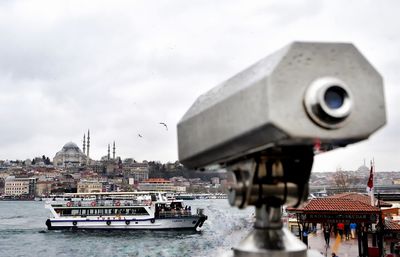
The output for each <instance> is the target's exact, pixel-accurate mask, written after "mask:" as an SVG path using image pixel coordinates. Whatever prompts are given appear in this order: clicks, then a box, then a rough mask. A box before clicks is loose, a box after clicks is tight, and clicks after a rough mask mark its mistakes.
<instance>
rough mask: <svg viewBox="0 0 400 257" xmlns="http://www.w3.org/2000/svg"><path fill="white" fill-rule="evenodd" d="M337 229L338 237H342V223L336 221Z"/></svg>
mask: <svg viewBox="0 0 400 257" xmlns="http://www.w3.org/2000/svg"><path fill="white" fill-rule="evenodd" d="M337 230H338V232H339V235H340V238H341V239H343V231H344V224H343V223H338V224H337Z"/></svg>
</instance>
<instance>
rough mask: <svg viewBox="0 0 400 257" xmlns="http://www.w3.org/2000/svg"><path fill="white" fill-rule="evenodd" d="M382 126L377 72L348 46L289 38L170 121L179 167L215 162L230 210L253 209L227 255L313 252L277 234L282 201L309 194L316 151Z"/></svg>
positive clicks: (281, 232) (363, 136)
mask: <svg viewBox="0 0 400 257" xmlns="http://www.w3.org/2000/svg"><path fill="white" fill-rule="evenodd" d="M385 123H386V115H385V104H384V95H383V82H382V78H381V76H380V75H379V73H378V72H377V71H376V70H375V69H374V68H373V67H372V66H371V64H370V63H369V62H368V61H367V60H366V59H365V58H364V57H363V56H362V55H361V53H360V52H359V51H358V50H357V49H356V48H355V47H354V46H353V45H352V44H347V43H305V42H294V43H292V44H290V45H288V46H286V47H284V48H283V49H281V50H279V51H277V52H276V53H274V54H272V55H270V56H268V57H266V58H264V59H262V60H260V61H259V62H257V63H256V64H254V65H253V66H251V67H249V68H248V69H246V70H244V71H242V72H240V73H238V74H237V75H235V76H233V77H232V78H230V79H228V80H227V81H225V82H224V83H222V84H220V85H219V86H217V87H215V88H213V89H211V90H210V91H209V92H207V93H205V94H204V95H202V96H200V97H199V98H198V99H197V100H196V102H195V103H194V104H193V106H192V107H191V108H190V109H189V110H188V111H187V112H186V114H185V115H184V116H183V118H182V120H181V121H180V122H179V124H178V148H179V159H180V161H181V163H183V164H184V165H185V166H187V167H189V168H197V169H202V168H205V167H207V166H209V165H215V164H219V165H220V166H223V167H224V168H226V169H227V170H228V171H229V172H230V173H231V175H232V177H233V180H234V183H233V185H232V186H231V188H230V190H229V195H228V198H229V202H230V204H231V205H232V206H237V207H239V208H245V207H246V206H248V205H254V206H255V208H256V212H255V213H256V221H255V224H254V230H253V231H252V232H251V233H250V234H249V235H248V236H247V238H245V239H244V240H243V241H242V242H241V243H240V244H239V246H237V247H234V255H235V256H237V257H238V256H279V257H283V256H296V257H297V256H299V257H305V256H307V255H312V254H310V253H307V247H306V246H305V245H304V244H302V243H301V242H300V241H299V240H297V239H296V238H295V237H294V236H293V235H292V234H291V233H290V232H289V231H288V230H287V229H283V228H282V222H281V209H282V206H283V205H288V206H298V205H299V204H300V203H301V202H303V201H304V200H306V198H307V196H308V181H309V176H310V172H311V168H312V163H313V158H314V154H315V153H316V151H317V152H322V151H328V150H332V149H334V148H337V147H344V146H346V145H348V144H351V143H355V142H358V141H361V140H364V139H367V138H368V137H369V136H370V135H371V134H372V133H373V132H375V131H376V130H378V129H379V128H380V127H382V126H383V125H384V124H385Z"/></svg>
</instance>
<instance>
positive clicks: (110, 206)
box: [45, 192, 207, 230]
mask: <svg viewBox="0 0 400 257" xmlns="http://www.w3.org/2000/svg"><path fill="white" fill-rule="evenodd" d="M45 208H47V209H49V210H50V212H51V216H52V217H51V218H49V219H47V220H46V226H47V228H48V229H49V230H61V229H72V230H75V229H86V230H89V229H95V230H100V229H106V230H114V229H120V230H135V229H137V230H164V229H173V230H175V229H189V230H197V229H198V228H201V227H202V225H203V223H204V222H205V221H206V220H207V216H206V215H204V209H201V208H198V209H197V210H196V212H195V213H194V214H192V210H191V207H190V206H184V204H183V201H181V200H169V199H167V197H166V195H165V194H163V193H160V192H110V193H86V194H81V193H76V194H65V195H64V196H63V197H62V198H61V197H57V198H53V199H50V200H48V201H46V204H45Z"/></svg>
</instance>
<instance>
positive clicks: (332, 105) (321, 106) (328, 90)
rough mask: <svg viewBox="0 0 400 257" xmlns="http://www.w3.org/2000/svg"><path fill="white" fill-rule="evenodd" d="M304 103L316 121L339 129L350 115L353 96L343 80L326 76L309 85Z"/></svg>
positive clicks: (327, 126) (330, 127)
mask: <svg viewBox="0 0 400 257" xmlns="http://www.w3.org/2000/svg"><path fill="white" fill-rule="evenodd" d="M304 105H305V107H306V111H307V113H308V115H309V116H310V117H311V119H312V120H313V121H314V122H315V123H317V124H318V125H320V126H322V127H325V128H328V129H337V128H340V127H342V126H344V124H345V120H346V119H347V118H348V116H349V115H350V113H351V110H352V106H353V98H352V95H351V92H350V89H349V88H348V86H347V85H346V84H345V83H344V82H343V81H341V80H339V79H337V78H333V77H324V78H319V79H317V80H314V81H313V82H312V83H311V85H310V86H309V87H308V89H307V91H306V94H305V97H304Z"/></svg>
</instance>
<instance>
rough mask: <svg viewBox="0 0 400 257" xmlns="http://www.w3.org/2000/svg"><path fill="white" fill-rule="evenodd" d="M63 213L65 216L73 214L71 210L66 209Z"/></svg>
mask: <svg viewBox="0 0 400 257" xmlns="http://www.w3.org/2000/svg"><path fill="white" fill-rule="evenodd" d="M63 215H64V216H67V215H71V210H64V211H63Z"/></svg>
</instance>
